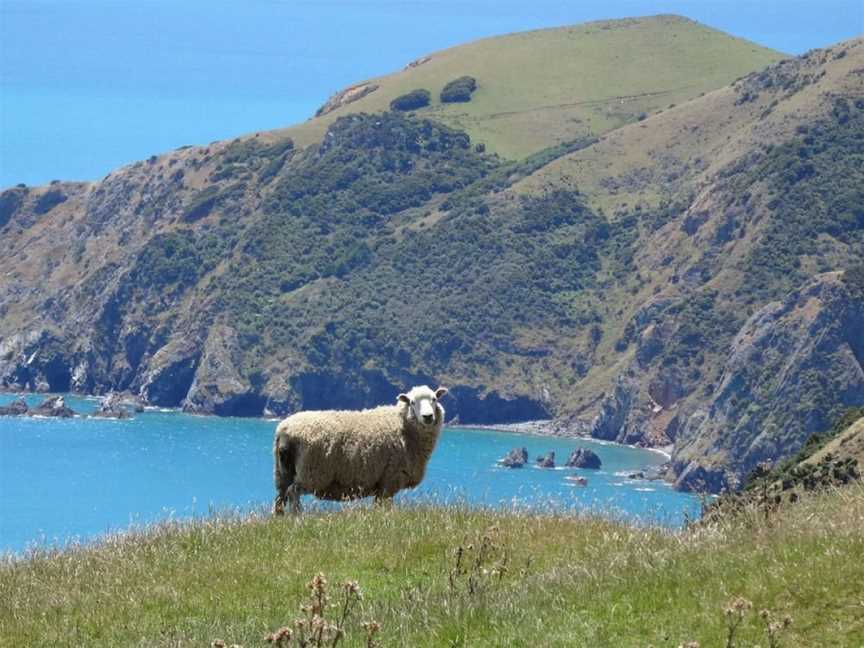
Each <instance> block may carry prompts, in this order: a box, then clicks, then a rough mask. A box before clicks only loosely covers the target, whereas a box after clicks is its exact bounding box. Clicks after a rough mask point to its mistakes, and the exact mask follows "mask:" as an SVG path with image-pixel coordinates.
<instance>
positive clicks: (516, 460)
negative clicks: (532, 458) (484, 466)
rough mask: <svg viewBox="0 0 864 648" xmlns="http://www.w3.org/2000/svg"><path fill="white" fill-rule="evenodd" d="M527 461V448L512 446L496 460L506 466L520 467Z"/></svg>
mask: <svg viewBox="0 0 864 648" xmlns="http://www.w3.org/2000/svg"><path fill="white" fill-rule="evenodd" d="M526 463H528V449H527V448H513V449H512V450H511V451H510V452H508V453H507V454H506V455H505V456H504V457H503V458H502V459H499V460H498V464H499V465H501V466H505V467H506V468H521V467H522V466H524V465H525V464H526Z"/></svg>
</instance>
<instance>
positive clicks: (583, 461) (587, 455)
mask: <svg viewBox="0 0 864 648" xmlns="http://www.w3.org/2000/svg"><path fill="white" fill-rule="evenodd" d="M564 465H565V466H566V467H567V468H591V469H594V470H597V469H599V468H600V466H602V465H603V462H602V461H600V457H598V456H597V453H596V452H594V451H593V450H589V449H588V448H576V449H575V450H574V451H573V452H571V453H570V456H569V457H567V461H566V462H564Z"/></svg>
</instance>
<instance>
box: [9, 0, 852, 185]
mask: <svg viewBox="0 0 864 648" xmlns="http://www.w3.org/2000/svg"><path fill="white" fill-rule="evenodd" d="M660 13H673V14H681V15H684V16H687V17H689V18H693V19H694V20H698V21H700V22H703V23H705V24H707V25H709V26H712V27H715V28H717V29H721V30H724V31H727V32H729V33H731V34H733V35H735V36H740V37H743V38H747V39H750V40H753V41H755V42H757V43H760V44H762V45H765V46H767V47H773V48H775V49H778V50H780V51H782V52H786V53H788V54H800V53H802V52H804V51H805V50H807V49H810V48H813V47H825V46H827V45H830V44H832V43H834V42H837V41H839V40H842V39H846V38H852V37H854V36H857V35H859V34H860V33H861V31H862V28H864V4H862V3H861V2H860V0H822V2H820V3H813V2H802V1H801V0H798V1H792V2H789V0H758V1H757V0H745V1H743V2H729V1H728V0H698V1H697V0H618V1H617V2H616V1H612V2H610V1H609V0H582V1H580V2H565V1H563V0H533V1H532V2H524V1H523V0H436V1H435V2H429V1H428V0H399V1H394V0H341V1H339V0H314V1H310V0H298V1H292V2H274V1H267V2H262V1H255V2H218V1H217V2H212V1H208V2H204V1H203V0H187V1H185V2H174V1H173V0H148V1H147V2H117V1H116V0H74V1H73V0H2V2H0V84H2V88H0V189H2V188H5V187H8V186H10V185H13V184H15V183H18V182H25V183H28V184H43V183H46V182H48V181H49V180H51V179H54V178H59V179H63V180H94V179H98V178H100V177H102V176H104V175H105V174H106V173H108V172H109V171H110V170H112V169H113V168H115V167H118V166H120V165H122V164H128V163H131V162H134V161H135V160H141V159H145V158H147V157H149V156H150V155H152V154H157V153H163V152H166V151H168V150H171V149H173V148H176V147H178V146H181V145H184V144H206V143H207V142H209V141H211V140H216V139H227V138H231V137H234V136H237V135H242V134H245V133H250V132H254V131H258V130H265V129H270V128H277V127H281V126H287V125H290V124H293V123H297V122H300V121H303V120H305V119H307V118H309V117H311V116H312V115H313V114H314V112H315V109H316V108H317V107H319V106H321V105H322V104H323V103H324V102H325V101H326V99H327V97H328V96H329V95H330V94H332V93H333V92H336V91H337V90H340V89H342V88H344V87H346V86H347V85H349V84H351V83H355V82H358V81H361V80H363V79H367V78H369V77H374V76H378V75H381V74H388V73H390V72H394V71H396V70H399V69H401V68H402V67H403V66H404V65H406V64H407V63H408V62H409V61H412V60H414V59H416V58H418V57H419V56H422V55H425V54H429V53H431V52H433V51H436V50H440V49H443V48H445V47H450V46H453V45H458V44H460V43H465V42H469V41H472V40H475V39H477V38H482V37H486V36H493V35H497V34H505V33H508V32H514V31H523V30H529V29H537V28H541V27H552V26H560V25H567V24H574V23H581V22H584V21H588V20H599V19H606V18H622V17H626V16H644V15H651V14H660ZM481 82H482V80H481Z"/></svg>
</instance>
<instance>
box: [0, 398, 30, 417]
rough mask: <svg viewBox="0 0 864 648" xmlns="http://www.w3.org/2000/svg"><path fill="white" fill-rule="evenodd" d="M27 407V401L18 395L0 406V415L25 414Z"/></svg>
mask: <svg viewBox="0 0 864 648" xmlns="http://www.w3.org/2000/svg"><path fill="white" fill-rule="evenodd" d="M29 409H30V408H29V407H28V406H27V401H25V400H24V399H23V398H21V397H19V398H16V399H15V400H14V401H12V402H11V403H9V404H8V405H5V406H2V407H0V416H25V415H26V414H27V412H28V411H29Z"/></svg>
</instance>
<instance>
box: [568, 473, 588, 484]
mask: <svg viewBox="0 0 864 648" xmlns="http://www.w3.org/2000/svg"><path fill="white" fill-rule="evenodd" d="M564 479H566V480H567V481H569V482H573V483H574V484H576V485H577V486H587V485H588V478H587V477H581V476H580V475H567V476H566V477H565V478H564Z"/></svg>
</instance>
